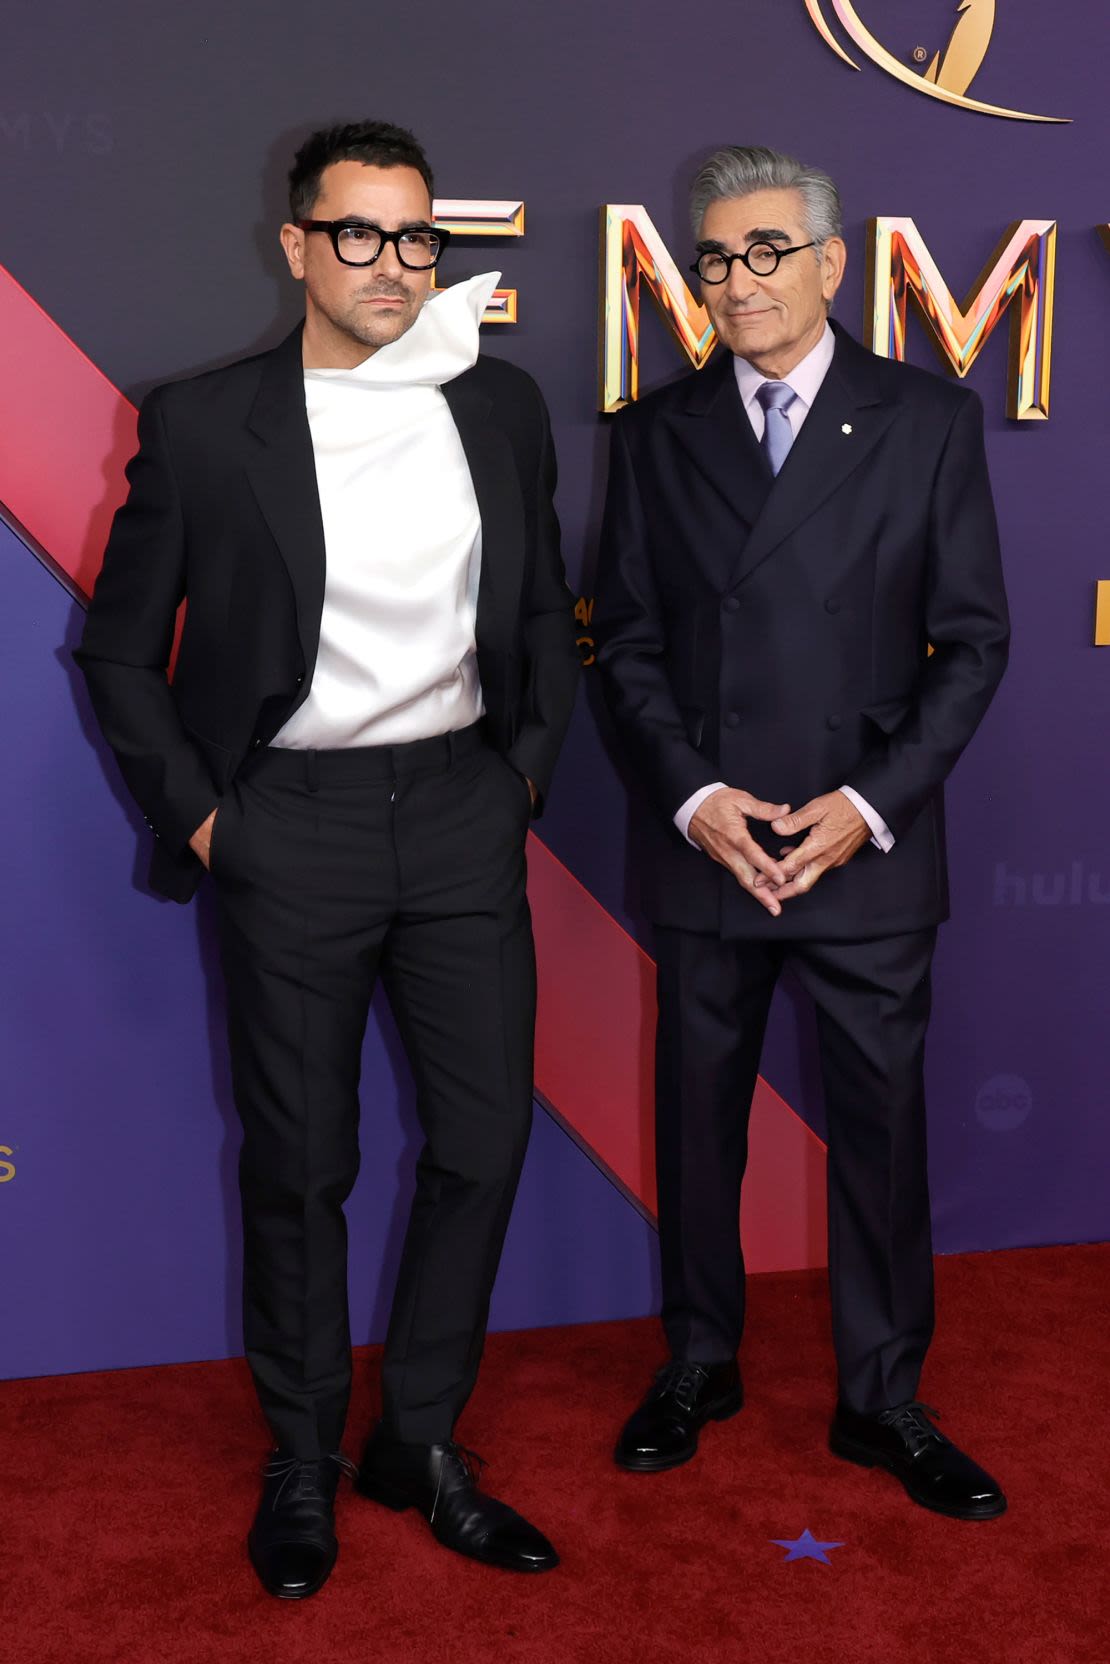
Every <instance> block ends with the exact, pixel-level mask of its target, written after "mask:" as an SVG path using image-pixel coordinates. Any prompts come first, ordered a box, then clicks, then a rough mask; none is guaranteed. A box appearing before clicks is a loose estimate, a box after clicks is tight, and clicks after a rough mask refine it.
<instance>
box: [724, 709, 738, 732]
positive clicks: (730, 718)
mask: <svg viewBox="0 0 1110 1664" xmlns="http://www.w3.org/2000/svg"><path fill="white" fill-rule="evenodd" d="M739 726H740V715H739V712H737V711H729V713H728V715H727V716H726V717H725V727H726V728H739Z"/></svg>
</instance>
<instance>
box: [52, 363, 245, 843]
mask: <svg viewBox="0 0 1110 1664" xmlns="http://www.w3.org/2000/svg"><path fill="white" fill-rule="evenodd" d="M127 481H128V487H129V489H128V493H127V500H126V501H125V502H124V504H123V506H122V507H121V508H120V509H119V510H118V511H117V513H116V516H115V519H114V520H113V522H112V530H111V533H110V534H109V537H108V547H107V549H106V551H105V555H104V564H103V566H102V568H101V572H100V576H99V578H98V579H97V582H96V588H95V590H94V593H93V598H92V601H91V603H90V605H89V612H88V617H87V619H86V621H85V628H84V632H83V634H82V637H81V644H80V646H79V647H78V648H77V650H76V652H75V653H74V657H75V658H76V660H77V662H78V664H79V665H80V666H81V669H82V671H83V672H84V675H85V679H86V681H87V683H88V687H89V693H90V696H91V698H92V704H93V710H94V711H95V713H96V718H97V721H98V722H99V724H100V727H101V729H102V731H103V734H104V737H105V739H106V740H107V741H108V744H109V745H110V746H111V748H112V750H113V751H114V752H115V754H116V759H117V761H118V762H119V766H120V769H121V771H122V773H123V778H124V780H125V782H126V784H127V787H128V789H129V791H130V792H131V794H132V796H133V797H134V798H135V801H136V802H137V803H138V805H139V807H140V808H141V809H142V811H143V814H144V815H145V817H146V819H147V823H148V824H149V825H150V826H151V827H152V829H153V830H154V833H155V835H156V836H157V837H159V838H161V839H163V841H164V842H165V844H166V845H167V847H168V848H169V849H170V850H172V851H173V852H174V853H180V852H181V851H182V850H184V849H185V847H186V846H187V844H188V841H189V839H190V837H191V836H192V834H193V833H194V832H195V831H196V829H197V827H198V826H199V825H200V824H201V822H202V821H204V820H205V819H206V818H207V816H208V815H209V813H210V812H211V810H212V809H213V808H215V806H216V799H217V793H216V791H215V789H214V787H213V784H212V780H211V778H210V776H209V774H208V770H207V768H206V766H205V763H204V759H203V757H202V756H201V754H200V752H199V751H198V750H197V748H196V746H195V745H194V744H193V742H192V741H191V740H190V738H189V736H188V734H187V733H186V731H185V729H184V727H183V726H182V723H181V719H180V717H179V716H178V714H177V707H176V705H175V704H174V700H173V696H172V694H171V692H170V687H169V682H168V680H167V670H168V666H169V662H170V655H171V652H172V649H173V638H174V626H175V622H176V618H177V609H178V607H179V605H180V603H181V601H182V600H183V599H184V595H185V534H184V524H183V519H182V513H181V502H180V497H179V494H178V488H177V481H176V479H175V476H174V471H173V465H172V462H171V459H170V448H169V441H168V439H167V435H166V426H165V419H164V415H163V409H162V390H161V389H158V388H156V389H155V390H154V392H153V393H151V394H150V395H149V396H148V398H147V399H146V400H144V402H143V406H142V409H141V410H140V412H139V449H138V451H137V453H136V455H135V456H134V457H132V459H131V461H130V462H129V463H128V465H127Z"/></svg>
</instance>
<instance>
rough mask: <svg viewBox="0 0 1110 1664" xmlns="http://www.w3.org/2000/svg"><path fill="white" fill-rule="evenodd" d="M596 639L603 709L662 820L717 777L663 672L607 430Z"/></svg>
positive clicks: (662, 644) (648, 584)
mask: <svg viewBox="0 0 1110 1664" xmlns="http://www.w3.org/2000/svg"><path fill="white" fill-rule="evenodd" d="M596 633H597V635H598V637H599V640H600V646H599V648H598V655H597V657H598V665H599V667H600V670H601V675H602V684H603V687H604V691H605V700H606V704H607V705H608V707H609V711H610V714H611V716H612V718H613V722H614V724H615V725H616V729H617V732H618V734H619V736H620V738H621V740H622V741H623V743H624V746H625V749H626V751H627V753H628V755H629V758H630V759H631V762H632V765H633V767H634V768H635V770H636V772H637V774H638V775H639V777H640V778H641V779H642V780H643V782H644V783H645V785H646V786H647V789H648V790H649V792H650V793H651V795H652V797H653V799H654V800H655V802H656V803H657V804H658V806H659V808H660V810H661V811H662V813H663V814H664V815H665V816H666V818H667V819H668V820H671V819H672V818H673V816H674V814H675V812H676V811H677V810H678V809H679V808H680V807H681V806H682V805H683V804H684V803H685V802H686V800H687V798H689V797H691V796H692V795H693V793H694V792H696V791H698V790H699V789H700V788H701V787H702V786H705V785H707V784H708V783H709V782H710V781H712V780H713V779H714V778H715V777H716V773H717V772H718V770H716V769H715V767H714V765H713V764H712V763H707V762H706V760H705V758H704V757H703V756H701V755H700V753H699V752H698V751H696V750H695V749H694V747H693V746H692V745H691V744H690V741H689V739H688V738H687V734H686V728H685V724H684V723H683V720H682V715H681V713H680V711H679V708H678V705H677V703H676V701H675V697H674V693H673V690H672V688H671V683H670V678H669V676H668V674H667V665H666V636H665V624H664V613H663V607H662V603H661V601H660V597H659V593H658V589H657V587H656V583H655V575H654V573H653V570H652V565H651V554H650V550H649V548H648V533H647V525H646V521H645V517H644V510H643V504H642V502H641V499H640V492H639V487H638V485H637V481H636V473H635V468H634V465H633V461H632V456H631V452H630V450H629V445H628V439H627V423H626V421H625V419H624V418H623V417H620V416H618V417H617V419H616V420H615V422H614V423H613V437H612V446H611V450H610V456H609V486H608V490H607V492H606V498H605V513H604V517H603V519H602V526H601V551H600V557H599V561H598V582H597V609H596Z"/></svg>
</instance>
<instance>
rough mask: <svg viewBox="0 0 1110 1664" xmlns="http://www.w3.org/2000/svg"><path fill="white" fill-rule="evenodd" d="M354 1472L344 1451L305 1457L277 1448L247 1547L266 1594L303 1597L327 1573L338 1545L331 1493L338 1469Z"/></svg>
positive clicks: (320, 1584)
mask: <svg viewBox="0 0 1110 1664" xmlns="http://www.w3.org/2000/svg"><path fill="white" fill-rule="evenodd" d="M341 1472H343V1473H351V1474H353V1473H354V1472H355V1465H354V1463H353V1462H349V1461H348V1460H347V1458H346V1457H345V1456H340V1455H338V1454H336V1455H334V1456H322V1457H320V1458H319V1460H317V1461H305V1460H302V1459H300V1458H299V1457H296V1456H290V1455H288V1454H287V1453H286V1452H285V1451H281V1450H276V1451H275V1452H274V1454H273V1455H272V1456H271V1458H270V1460H269V1461H268V1462H267V1464H266V1466H265V1468H264V1469H263V1473H262V1500H261V1502H260V1503H259V1504H258V1512H257V1514H256V1515H255V1517H254V1524H253V1525H252V1526H251V1529H250V1535H249V1536H248V1537H247V1548H248V1550H249V1552H250V1557H251V1564H252V1565H253V1566H254V1569H255V1571H256V1572H257V1573H258V1576H259V1579H260V1581H261V1583H262V1587H263V1588H264V1589H265V1590H266V1592H267V1594H271V1595H277V1596H278V1597H279V1599H281V1600H306V1599H307V1598H308V1596H309V1595H314V1594H315V1593H316V1591H317V1590H318V1589H322V1588H323V1586H324V1584H325V1583H326V1582H327V1580H328V1578H329V1577H330V1575H331V1569H332V1567H333V1566H334V1565H335V1557H336V1555H337V1554H338V1553H339V1544H338V1543H337V1542H336V1538H335V1492H336V1487H337V1486H338V1484H339V1475H340V1473H341Z"/></svg>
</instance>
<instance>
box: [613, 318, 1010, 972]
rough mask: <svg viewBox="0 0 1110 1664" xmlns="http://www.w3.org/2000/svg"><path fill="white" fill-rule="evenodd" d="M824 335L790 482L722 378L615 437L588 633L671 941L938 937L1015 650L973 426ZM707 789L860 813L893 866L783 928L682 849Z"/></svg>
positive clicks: (658, 917)
mask: <svg viewBox="0 0 1110 1664" xmlns="http://www.w3.org/2000/svg"><path fill="white" fill-rule="evenodd" d="M833 327H834V330H835V333H836V346H835V351H834V354H833V360H832V364H831V366H830V368H829V370H828V373H827V375H826V377H825V380H824V382H823V383H822V385H821V388H820V391H819V393H818V394H817V397H816V399H815V400H814V403H813V406H812V408H811V410H810V412H809V414H808V415H807V417H806V420H805V423H804V424H803V426H802V428H801V431H800V433H799V434H798V437H797V439H796V441H795V443H794V445H793V447H792V449H791V451H790V453H789V455H788V456H787V458H786V461H785V463H784V465H783V467H782V469H781V471H780V473H779V475H778V477H777V478H775V479H772V477H771V475H770V472H769V470H768V468H767V466H766V463H765V461H764V458H763V454H762V452H761V450H760V448H759V446H758V444H757V442H756V439H755V436H754V434H753V432H752V428H751V424H750V422H749V421H748V418H747V416H746V414H745V412H744V409H743V406H742V404H741V401H740V395H739V391H738V389H737V386H736V378H735V375H734V371H733V362H732V358H731V355H730V354H728V353H727V352H724V351H721V352H719V353H718V354H717V355H715V357H714V358H713V359H712V360H711V361H710V363H709V365H708V366H707V368H706V369H704V370H702V371H700V372H698V373H696V374H693V375H690V376H686V377H684V378H683V379H681V380H679V381H677V382H674V383H672V384H671V385H669V386H667V387H664V388H662V389H660V390H659V391H657V392H655V393H653V394H651V395H650V396H648V397H647V398H645V399H643V400H642V401H641V402H640V403H639V404H636V405H632V406H629V407H628V408H627V409H626V410H624V411H623V412H622V413H621V414H620V415H619V416H618V417H617V418H616V421H615V423H614V430H613V436H612V457H611V467H610V478H609V490H608V497H607V502H606V510H605V517H604V525H603V533H602V547H601V559H600V569H599V576H598V586H597V604H596V612H595V620H594V622H595V632H596V634H597V635H598V637H599V639H600V646H599V654H598V657H599V664H600V666H601V672H602V676H603V680H604V685H605V691H606V697H607V702H608V705H609V708H610V711H611V713H612V716H613V719H614V722H615V724H616V727H617V730H618V734H619V736H620V738H621V740H622V742H623V745H624V748H625V750H626V753H627V755H628V758H629V759H630V761H631V763H632V766H633V769H634V771H635V773H636V774H637V775H638V777H639V779H640V781H641V782H642V783H643V785H644V787H645V788H646V790H647V793H648V794H649V796H650V798H651V799H652V801H653V804H654V813H650V814H649V813H645V814H643V815H640V816H638V817H637V818H636V820H635V823H634V824H635V826H636V828H637V832H638V834H639V838H640V843H641V850H640V855H641V861H642V866H643V877H644V880H645V884H644V901H645V904H646V908H647V911H648V913H649V916H650V917H651V918H652V919H654V920H655V921H656V922H657V923H659V924H663V925H671V926H677V927H680V928H687V929H691V930H698V931H711V932H720V933H721V934H722V935H724V936H726V937H744V936H750V937H763V938H767V937H771V938H778V939H782V940H788V939H790V938H794V939H811V940H829V941H856V940H863V941H865V940H869V939H873V938H877V937H881V936H889V935H896V934H900V933H902V932H904V931H912V930H919V929H925V928H928V927H929V926H931V925H934V924H937V923H939V922H940V921H941V920H943V919H944V918H945V917H946V916H947V911H948V882H947V865H946V854H945V839H944V812H943V785H944V781H945V779H946V777H947V775H948V773H949V771H950V770H951V768H952V766H953V764H954V763H955V762H956V759H957V758H958V757H959V755H960V753H961V752H962V751H963V749H964V747H965V746H966V745H967V743H968V741H969V740H970V738H971V736H972V734H973V733H974V732H975V729H976V727H977V726H978V724H979V722H980V720H981V718H982V716H983V714H984V712H985V711H986V709H987V706H988V705H989V704H990V701H991V698H992V696H993V694H994V691H995V688H996V687H997V685H998V682H999V680H1000V678H1001V676H1002V673H1003V671H1004V669H1005V666H1006V659H1007V651H1008V643H1009V621H1008V616H1007V608H1006V596H1005V589H1004V586H1003V578H1002V567H1001V561H1000V556H999V548H998V533H997V527H996V522H995V515H994V506H993V502H992V499H991V491H990V482H989V479H988V476H987V466H986V457H985V452H984V446H983V420H982V406H981V403H980V401H979V399H978V398H977V396H976V395H975V394H973V393H971V392H970V391H968V390H967V389H965V388H962V387H960V386H958V385H957V384H955V383H952V382H950V381H947V380H944V379H942V378H941V377H940V376H936V375H930V374H928V373H926V372H924V371H921V370H917V369H915V368H913V367H911V366H908V365H904V364H898V363H894V362H891V361H889V360H887V359H881V358H878V357H876V356H875V355H874V354H873V353H870V352H868V351H866V350H865V349H864V348H863V347H861V346H860V345H859V344H858V343H857V342H855V341H854V340H852V338H851V337H850V336H849V335H847V334H846V333H845V332H844V331H843V330H842V329H840V328H839V327H838V326H836V325H834V326H833ZM930 648H931V649H932V651H931V652H930ZM714 780H724V781H726V782H727V783H728V784H729V785H731V786H734V787H740V788H743V789H744V790H746V791H749V792H751V793H753V794H754V795H755V796H757V797H761V798H765V799H768V800H770V801H772V802H788V803H790V804H791V806H792V807H794V808H799V807H800V806H801V805H802V804H803V803H805V802H806V801H807V800H808V799H810V798H812V797H815V796H817V795H819V794H820V793H823V792H828V791H832V790H835V789H836V788H837V787H839V786H842V785H848V786H851V787H854V788H855V789H856V790H857V791H858V792H860V794H861V795H862V796H863V797H864V798H865V799H866V800H867V801H868V802H869V803H870V804H872V805H873V806H874V808H875V809H876V810H877V811H878V812H879V814H881V815H882V817H883V819H884V820H885V821H886V823H887V825H888V827H889V828H890V830H891V831H892V833H893V834H894V837H895V839H896V843H895V846H894V848H893V850H892V851H891V852H890V853H889V854H886V855H884V854H883V853H882V852H881V851H879V850H878V849H876V848H875V847H873V846H872V845H871V844H867V845H865V846H864V848H863V849H861V850H860V851H859V852H858V854H857V855H856V856H855V857H854V858H853V859H852V860H851V861H850V862H849V863H848V865H847V866H845V867H843V868H840V869H838V870H835V871H830V872H828V873H826V874H825V875H824V876H823V878H822V879H821V881H820V883H819V884H817V885H816V886H815V887H814V889H813V890H812V891H811V892H810V893H809V894H807V895H804V896H800V897H798V898H797V899H795V900H794V901H792V902H790V903H788V905H787V906H786V907H785V908H784V909H783V914H782V917H781V918H778V919H775V918H772V917H771V916H770V915H769V914H768V913H767V912H766V910H765V909H764V908H763V907H761V906H760V905H759V903H758V902H756V901H755V900H754V899H753V898H752V897H751V896H749V895H748V894H746V893H745V892H744V891H743V890H742V889H741V887H740V886H739V885H738V884H737V882H736V880H735V879H734V878H733V877H732V876H731V875H730V874H729V873H727V872H726V871H725V870H724V869H723V868H722V867H720V866H719V865H718V864H717V863H715V862H713V861H712V860H711V859H710V858H709V857H708V856H706V855H705V854H703V853H702V852H701V851H700V850H697V849H694V848H693V847H692V846H691V845H690V844H688V843H687V842H686V840H685V839H684V838H683V837H682V836H681V834H680V833H679V832H678V831H677V829H676V828H675V826H674V824H673V819H672V817H673V816H674V814H675V812H676V810H677V809H679V808H680V806H681V805H682V804H683V803H684V802H685V801H686V799H687V798H688V797H689V796H690V795H691V793H693V792H694V791H696V790H697V789H698V788H699V787H700V786H704V785H708V784H709V783H710V782H712V781H714ZM752 830H753V832H754V833H755V834H756V836H758V837H759V838H760V839H761V841H763V842H765V844H766V847H768V848H770V849H773V850H774V851H775V852H776V853H777V851H778V848H779V846H780V845H781V841H782V840H781V839H779V838H777V837H775V836H774V834H772V833H771V832H770V830H769V828H768V827H766V826H764V825H761V824H760V823H758V822H752Z"/></svg>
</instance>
